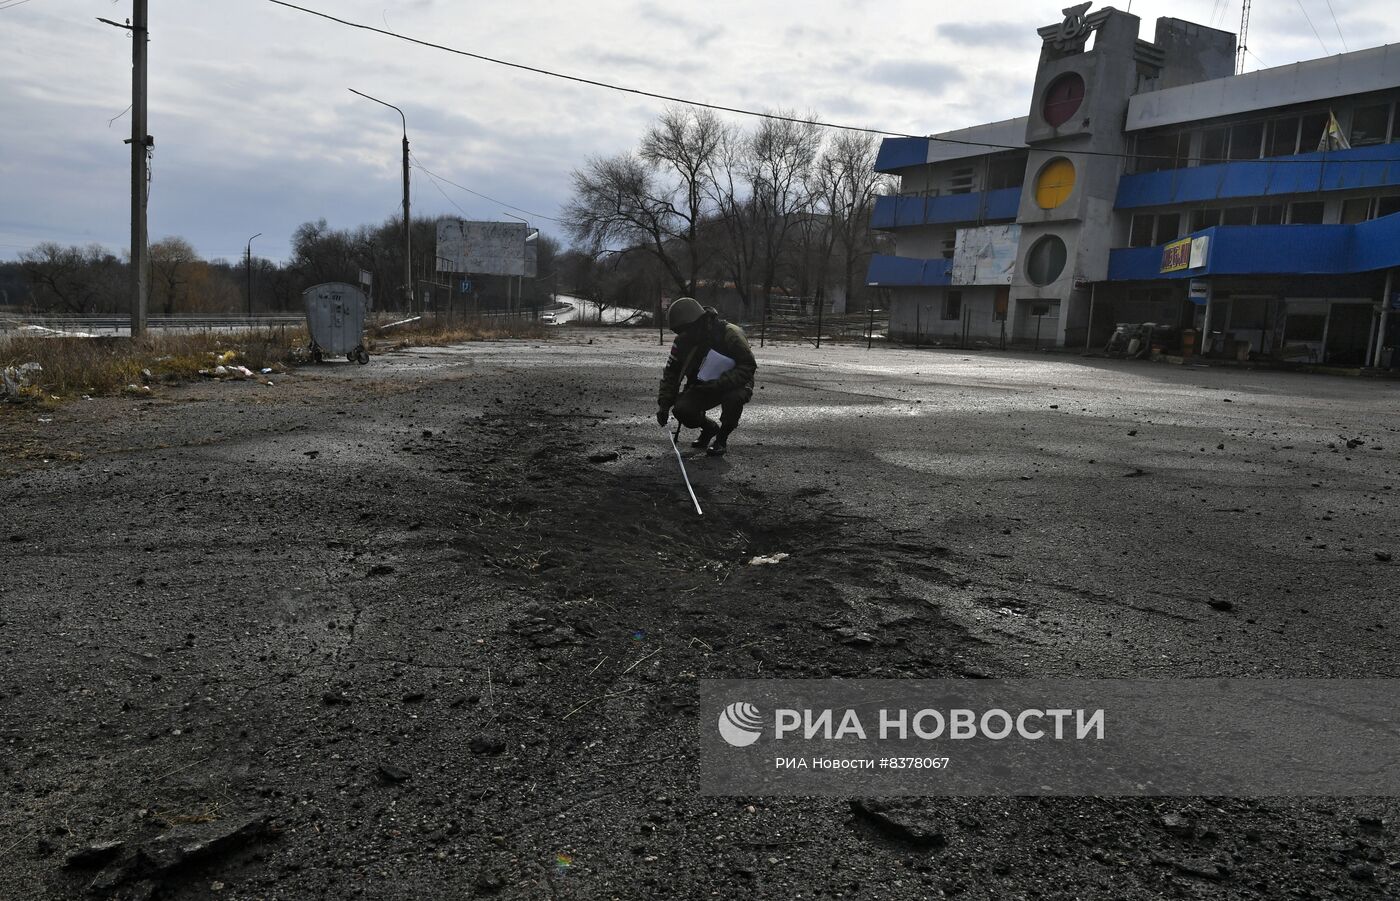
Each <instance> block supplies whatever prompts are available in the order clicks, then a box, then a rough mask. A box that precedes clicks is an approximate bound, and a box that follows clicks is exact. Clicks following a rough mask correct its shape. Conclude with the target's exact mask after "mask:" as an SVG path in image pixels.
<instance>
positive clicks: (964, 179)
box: [948, 169, 972, 194]
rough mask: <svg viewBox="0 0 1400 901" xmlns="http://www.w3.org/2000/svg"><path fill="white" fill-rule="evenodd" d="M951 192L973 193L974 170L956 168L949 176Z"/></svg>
mask: <svg viewBox="0 0 1400 901" xmlns="http://www.w3.org/2000/svg"><path fill="white" fill-rule="evenodd" d="M948 193H949V194H971V193H972V170H971V169H954V170H953V172H952V174H951V175H949V176H948Z"/></svg>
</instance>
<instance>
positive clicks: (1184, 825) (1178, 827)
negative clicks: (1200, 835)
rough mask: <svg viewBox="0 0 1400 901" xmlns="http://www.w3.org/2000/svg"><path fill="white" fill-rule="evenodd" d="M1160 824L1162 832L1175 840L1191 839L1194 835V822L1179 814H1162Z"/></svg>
mask: <svg viewBox="0 0 1400 901" xmlns="http://www.w3.org/2000/svg"><path fill="white" fill-rule="evenodd" d="M1161 823H1162V830H1163V831H1164V832H1166V833H1167V834H1168V835H1174V836H1176V837H1177V838H1191V837H1192V836H1193V835H1195V834H1196V823H1195V821H1194V820H1192V819H1191V818H1190V817H1185V816H1182V815H1181V814H1179V813H1168V814H1163V816H1162V819H1161Z"/></svg>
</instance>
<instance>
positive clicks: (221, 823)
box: [88, 815, 276, 898]
mask: <svg viewBox="0 0 1400 901" xmlns="http://www.w3.org/2000/svg"><path fill="white" fill-rule="evenodd" d="M275 834H276V833H275V830H274V829H273V828H272V820H271V818H270V817H267V816H262V815H260V816H253V817H248V818H244V819H235V820H215V821H213V822H209V823H190V824H181V825H179V826H176V827H174V828H173V829H171V830H170V831H169V832H167V833H165V834H163V835H161V836H158V837H156V838H154V839H151V840H149V841H146V842H142V843H141V844H139V845H137V846H135V847H134V848H123V849H121V850H120V852H119V856H118V858H117V859H116V860H114V861H113V862H112V863H110V864H109V865H108V866H107V867H106V868H105V869H103V870H102V871H101V872H99V873H98V874H97V877H96V878H95V879H94V880H93V881H92V884H91V885H90V886H89V888H88V891H89V892H90V893H92V894H96V895H114V894H117V893H118V892H122V893H123V894H122V895H121V897H138V898H148V897H151V896H152V895H153V894H154V893H155V892H156V891H157V890H158V889H159V887H160V885H161V883H163V882H165V881H167V880H169V879H171V878H173V877H175V876H177V875H179V874H180V873H181V872H183V871H184V870H186V869H187V868H190V867H194V866H197V865H200V864H207V863H210V862H211V861H214V860H216V859H218V858H221V857H223V856H225V855H227V854H232V853H234V852H236V851H239V850H242V849H243V848H246V847H248V846H249V845H251V844H253V843H255V842H258V841H262V840H264V839H267V838H270V837H272V836H273V835H275Z"/></svg>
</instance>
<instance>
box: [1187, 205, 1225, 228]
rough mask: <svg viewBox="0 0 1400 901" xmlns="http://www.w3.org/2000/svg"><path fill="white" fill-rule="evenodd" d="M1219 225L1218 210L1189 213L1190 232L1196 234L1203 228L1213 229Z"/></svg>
mask: <svg viewBox="0 0 1400 901" xmlns="http://www.w3.org/2000/svg"><path fill="white" fill-rule="evenodd" d="M1219 224H1220V210H1216V209H1209V210H1192V211H1191V231H1192V232H1193V233H1194V232H1198V231H1200V230H1201V229H1203V228H1213V227H1214V226H1217V225H1219Z"/></svg>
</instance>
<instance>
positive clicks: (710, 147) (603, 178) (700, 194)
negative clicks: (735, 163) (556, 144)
mask: <svg viewBox="0 0 1400 901" xmlns="http://www.w3.org/2000/svg"><path fill="white" fill-rule="evenodd" d="M722 131H723V126H722V123H721V122H720V121H719V119H718V117H716V116H715V115H714V114H713V113H712V112H710V111H708V110H701V111H698V112H697V111H694V110H691V109H688V108H674V109H670V110H667V111H666V113H665V114H663V115H662V117H661V119H660V120H659V121H658V122H657V123H656V124H655V125H654V126H652V127H651V128H650V129H649V130H648V131H647V133H646V135H645V136H644V137H643V138H642V144H641V147H640V149H639V150H638V152H637V153H636V154H631V153H624V154H619V155H618V156H614V157H608V158H593V159H591V160H589V161H588V163H587V165H586V166H585V167H584V168H583V169H582V170H575V171H574V176H573V181H574V195H573V198H572V199H571V200H570V201H569V203H568V205H567V206H565V208H564V222H565V227H566V228H567V229H568V231H569V233H570V235H571V236H572V237H573V238H574V240H576V241H578V242H580V243H582V244H584V245H585V246H586V247H587V248H589V249H590V250H591V251H592V252H593V253H594V254H597V253H600V252H602V251H604V250H617V249H622V250H631V249H633V248H636V249H641V250H644V251H646V252H647V253H649V254H651V255H652V256H653V257H655V258H656V259H657V261H658V262H660V263H661V265H662V267H663V268H664V270H665V272H666V274H667V275H668V276H669V278H670V280H671V282H672V283H673V284H674V285H675V286H676V289H677V290H679V291H680V292H681V293H684V294H693V293H695V281H696V277H697V274H698V273H699V271H700V268H701V265H702V262H703V259H702V257H703V249H702V243H701V241H700V240H699V232H700V228H701V225H702V223H703V221H704V219H705V216H706V213H707V201H708V198H709V197H710V192H709V191H707V190H706V184H705V179H706V178H707V177H708V174H709V172H710V169H711V164H712V160H713V157H714V154H715V153H716V152H717V151H718V149H719V144H720V139H721V135H722ZM609 244H621V245H624V246H623V247H622V248H612V247H608V245H609Z"/></svg>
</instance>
